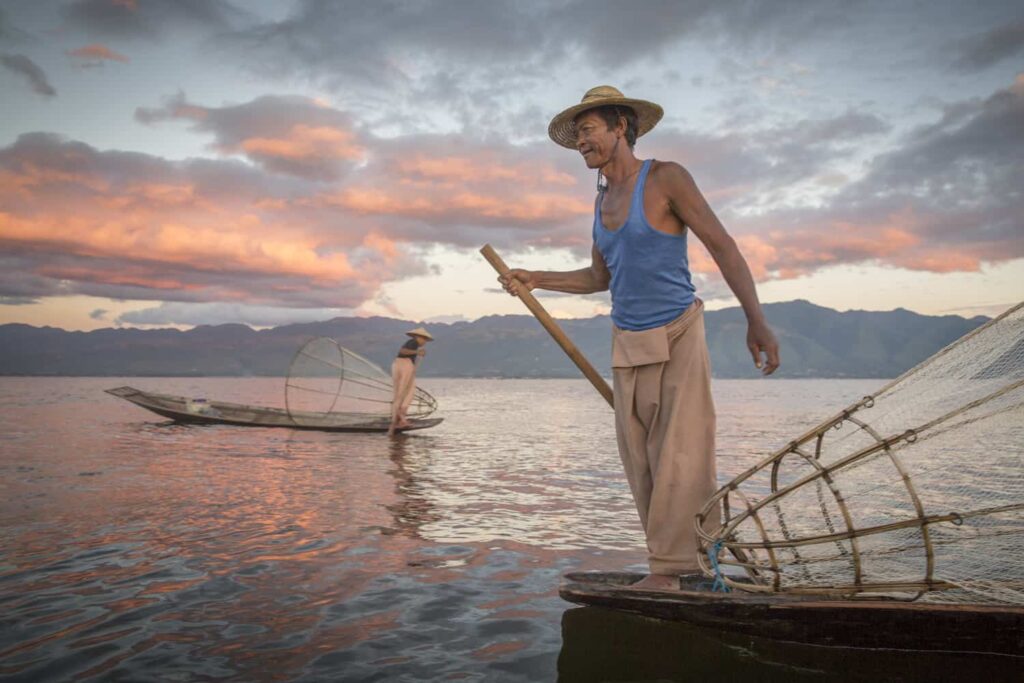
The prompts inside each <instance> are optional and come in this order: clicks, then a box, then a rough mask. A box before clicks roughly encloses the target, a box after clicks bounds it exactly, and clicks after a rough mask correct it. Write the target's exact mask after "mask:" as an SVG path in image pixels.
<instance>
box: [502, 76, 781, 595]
mask: <svg viewBox="0 0 1024 683" xmlns="http://www.w3.org/2000/svg"><path fill="white" fill-rule="evenodd" d="M662 114H663V112H662V109H661V107H660V106H658V105H657V104H654V103H652V102H646V101H644V100H637V99H631V98H627V97H624V96H623V95H622V93H621V92H619V91H618V90H616V89H615V88H613V87H611V86H598V87H596V88H592V89H591V90H589V91H587V93H586V95H584V96H583V100H582V102H581V103H580V104H577V105H575V106H572V107H569V108H568V109H566V110H565V111H563V112H562V113H560V114H559V115H558V116H556V117H555V118H554V119H552V120H551V124H550V125H549V126H548V135H550V136H551V139H552V140H554V141H555V142H556V143H558V144H559V145H561V146H563V147H567V148H569V149H575V150H578V151H579V152H580V154H582V155H583V160H584V162H585V163H586V164H587V167H588V168H592V169H597V171H598V179H599V180H600V178H601V177H602V176H603V177H604V178H605V179H606V181H607V183H606V185H604V186H603V187H602V186H601V185H600V184H599V192H598V196H597V199H596V201H595V204H594V226H593V236H594V245H593V248H592V249H591V259H592V260H591V264H590V267H588V268H583V269H581V270H575V271H564V272H552V271H530V270H522V269H513V270H511V271H510V272H509V273H508V274H507V275H505V276H502V277H500V278H498V279H499V281H500V282H501V283H502V285H503V286H504V288H505V290H506V291H508V292H509V293H510V294H512V295H517V294H518V293H519V288H520V287H525V288H526V289H527V290H532V289H534V288H540V289H549V290H553V291H557V292H569V293H572V294H590V293H592V292H601V291H604V290H607V289H610V290H611V298H612V314H611V317H612V322H613V323H614V327H613V329H612V371H613V375H614V397H615V399H614V403H615V433H616V438H617V441H618V446H619V455H620V456H621V458H622V464H623V466H624V468H625V471H626V479H627V480H628V482H629V487H630V490H631V491H632V492H633V498H634V500H635V501H636V506H637V511H638V512H639V513H640V521H641V523H642V524H643V527H644V531H645V533H646V536H647V549H648V553H649V556H648V559H649V563H650V574H649V575H648V576H647V577H645V578H644V579H643V580H642V581H640V582H639V583H638V584H636V586H637V587H642V588H652V589H666V588H678V587H679V582H678V576H679V575H680V574H689V573H694V572H697V571H698V566H697V552H698V547H699V546H698V543H697V534H696V531H695V529H694V516H695V515H696V514H697V512H698V511H699V510H700V507H701V505H702V504H703V503H704V501H706V500H707V499H708V498H709V497H710V496H711V495H712V494H713V493H714V492H715V490H716V475H715V407H714V403H713V401H712V398H711V367H710V363H709V361H708V351H707V345H706V342H705V339H704V317H703V310H704V306H703V303H702V302H701V300H700V299H698V298H697V297H696V296H695V289H694V286H693V282H692V279H691V277H690V269H689V262H688V260H687V253H686V235H687V228H689V230H690V231H692V232H693V234H695V235H696V236H697V238H698V239H700V241H701V242H703V243H704V246H706V247H707V249H708V251H709V252H710V253H711V256H712V257H713V258H714V259H715V263H716V264H718V268H719V270H721V272H722V275H723V276H724V277H725V281H726V282H727V283H728V284H729V287H730V288H731V289H732V291H733V293H734V294H735V295H736V298H737V299H739V301H740V304H741V305H742V306H743V311H744V313H745V314H746V316H747V347H748V348H749V349H750V353H751V355H752V356H753V358H754V364H755V365H756V366H757V367H758V368H761V370H762V372H763V373H764V374H766V375H770V374H771V373H772V372H774V371H775V369H776V368H777V367H778V366H779V348H778V342H776V340H775V335H774V334H772V331H771V329H769V327H768V325H767V323H766V322H765V319H764V314H763V312H762V311H761V305H760V303H759V302H758V299H757V291H756V289H755V287H754V280H753V278H752V277H751V275H750V269H749V268H748V267H747V262H746V261H745V260H744V259H743V256H742V254H740V251H739V249H738V248H737V246H736V243H735V242H734V241H733V239H732V237H730V236H729V234H728V233H727V232H726V230H725V228H724V227H723V226H722V224H721V223H720V222H719V220H718V218H717V217H716V216H715V214H714V212H712V210H711V207H709V206H708V204H707V201H705V199H704V196H703V195H702V194H701V192H700V190H699V189H697V185H696V184H695V183H694V181H693V178H692V177H691V176H690V174H689V173H688V172H687V171H686V169H685V168H683V167H682V166H680V165H679V164H677V163H674V162H670V161H656V160H653V159H647V160H645V161H641V160H639V159H637V158H636V157H635V156H634V155H633V146H634V144H635V143H636V139H637V138H638V137H640V136H641V135H643V134H645V133H647V132H648V131H650V130H651V129H652V128H654V126H655V124H657V122H658V121H659V120H660V119H661V117H662ZM762 354H763V355H764V358H763V359H762ZM714 523H715V520H709V525H712V524H714Z"/></svg>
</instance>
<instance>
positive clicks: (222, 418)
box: [106, 387, 444, 432]
mask: <svg viewBox="0 0 1024 683" xmlns="http://www.w3.org/2000/svg"><path fill="white" fill-rule="evenodd" d="M106 392H107V393H108V394H111V395H113V396H117V397H118V398H123V399H124V400H126V401H130V402H131V403H134V404H135V405H137V406H139V407H141V408H145V409H146V410H149V411H151V412H154V413H156V414H157V415H161V416H163V417H166V418H169V419H171V420H174V421H175V422H186V423H190V424H224V425H234V426H236V427H289V428H291V429H312V430H317V431H327V432H386V431H387V430H388V426H389V420H388V419H387V418H386V417H381V416H379V415H366V416H357V415H353V414H351V413H347V414H346V413H312V412H310V413H297V412H296V411H292V413H291V414H289V412H288V411H286V410H283V409H281V408H267V407H264V406H250V405H243V404H239V403H225V402H222V401H207V400H205V399H194V398H187V397H185V396H171V395H168V394H154V393H150V392H148V391H141V390H139V389H135V388H133V387H117V388H115V389H107V390H106ZM442 421H444V418H443V417H433V418H427V419H414V420H410V422H411V423H412V426H410V427H406V428H404V429H402V430H400V431H412V430H416V429H427V428H429V427H434V426H437V425H439V424H441V422H442Z"/></svg>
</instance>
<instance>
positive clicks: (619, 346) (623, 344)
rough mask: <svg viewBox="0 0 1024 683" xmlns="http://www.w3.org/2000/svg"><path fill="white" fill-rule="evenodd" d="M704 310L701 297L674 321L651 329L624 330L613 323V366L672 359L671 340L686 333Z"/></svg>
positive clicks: (623, 366)
mask: <svg viewBox="0 0 1024 683" xmlns="http://www.w3.org/2000/svg"><path fill="white" fill-rule="evenodd" d="M703 311H704V303H703V302H702V301H701V300H700V299H697V300H695V301H694V302H693V303H692V304H691V305H690V306H689V308H687V309H686V310H685V311H683V313H682V314H681V315H680V316H679V317H678V318H676V319H675V320H673V321H672V322H670V323H668V324H666V325H662V326H660V327H652V328H651V329H649V330H623V329H620V328H618V327H615V326H614V325H613V326H612V367H613V368H635V367H637V366H640V365H651V364H653V363H664V362H666V361H668V359H669V354H670V348H669V346H670V343H671V341H672V340H673V339H675V338H677V337H678V336H679V335H681V334H682V333H683V332H685V331H686V330H687V329H688V328H689V327H690V325H691V324H692V322H693V321H694V320H695V319H696V318H697V317H698V316H699V315H700V314H701V313H702V312H703Z"/></svg>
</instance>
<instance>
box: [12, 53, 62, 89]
mask: <svg viewBox="0 0 1024 683" xmlns="http://www.w3.org/2000/svg"><path fill="white" fill-rule="evenodd" d="M0 64H2V65H3V66H4V67H5V68H7V69H8V70H10V71H13V72H14V73H16V74H18V75H19V76H24V77H25V79H26V80H28V83H29V85H31V86H32V90H34V91H36V92H37V93H39V94H40V95H43V96H44V97H53V96H55V95H56V94H57V91H56V90H54V89H53V86H52V85H50V82H49V81H48V80H47V79H46V73H44V72H43V70H42V69H41V68H39V65H37V64H36V63H35V62H33V61H32V60H31V59H29V58H28V57H26V56H25V55H14V54H3V55H0Z"/></svg>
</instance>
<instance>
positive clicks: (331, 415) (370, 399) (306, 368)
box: [285, 337, 437, 426]
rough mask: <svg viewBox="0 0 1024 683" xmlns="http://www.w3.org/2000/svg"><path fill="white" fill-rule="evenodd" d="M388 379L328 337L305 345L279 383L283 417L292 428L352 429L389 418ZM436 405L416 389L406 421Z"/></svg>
mask: <svg viewBox="0 0 1024 683" xmlns="http://www.w3.org/2000/svg"><path fill="white" fill-rule="evenodd" d="M392 396H393V388H392V383H391V375H390V374H389V373H387V372H385V371H384V370H383V369H381V368H380V367H379V366H377V365H376V364H374V363H373V362H372V361H369V360H367V359H366V358H363V357H362V356H360V355H359V354H357V353H355V352H353V351H349V350H348V349H346V348H345V347H343V346H341V345H340V344H338V342H337V341H335V340H334V339H330V338H329V337H318V338H316V339H312V340H310V341H309V342H307V343H306V344H305V345H304V346H303V347H302V348H301V349H299V351H298V353H296V354H295V358H294V359H293V360H292V364H291V368H290V369H289V371H288V379H287V380H286V383H285V402H286V405H287V408H288V415H289V416H290V417H291V419H292V421H294V422H295V423H296V424H298V425H307V426H308V425H322V424H325V423H329V424H332V425H335V424H336V425H339V426H340V425H356V424H364V423H369V422H378V421H388V420H390V418H391V401H392ZM436 408H437V402H436V401H435V400H434V397H433V396H431V395H430V394H429V393H427V391H425V390H424V389H421V388H419V387H416V389H415V391H414V393H413V399H412V403H411V404H410V406H409V410H408V412H407V417H408V418H410V419H419V418H424V417H427V416H428V415H430V414H431V413H433V412H434V410H435V409H436Z"/></svg>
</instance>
